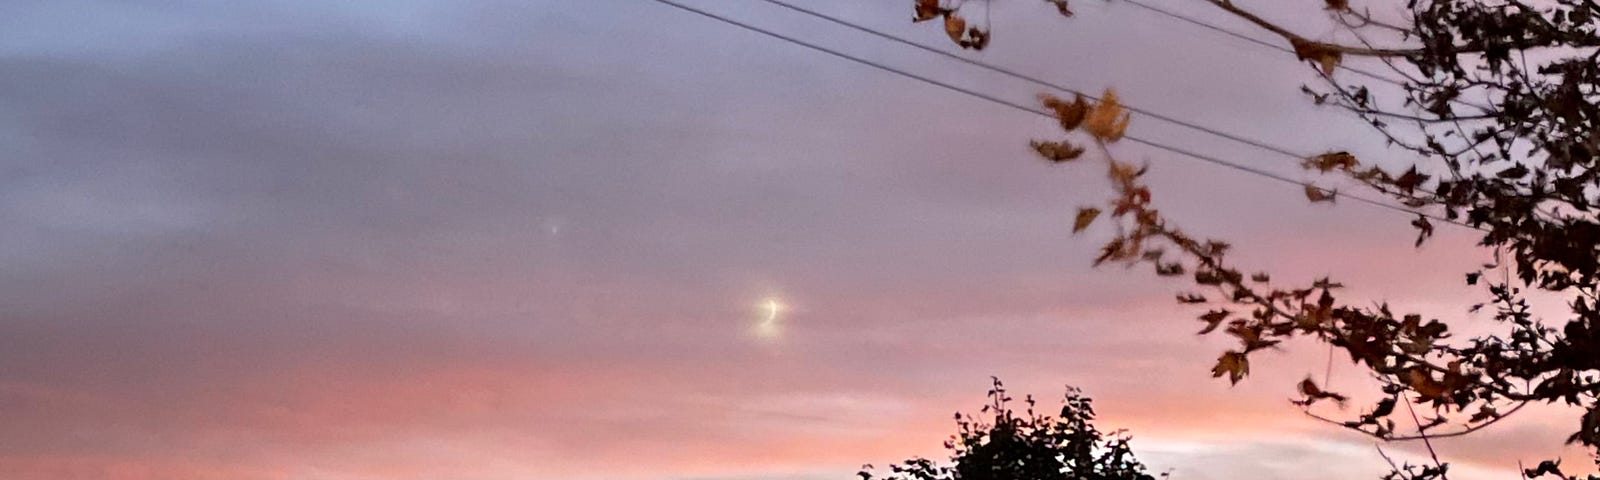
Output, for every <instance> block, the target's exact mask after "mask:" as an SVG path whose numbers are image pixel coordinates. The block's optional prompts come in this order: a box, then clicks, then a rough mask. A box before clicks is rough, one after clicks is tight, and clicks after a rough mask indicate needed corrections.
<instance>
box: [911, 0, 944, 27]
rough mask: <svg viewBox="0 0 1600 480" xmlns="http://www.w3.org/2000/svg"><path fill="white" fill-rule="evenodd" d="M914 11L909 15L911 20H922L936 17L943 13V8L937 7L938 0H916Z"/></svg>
mask: <svg viewBox="0 0 1600 480" xmlns="http://www.w3.org/2000/svg"><path fill="white" fill-rule="evenodd" d="M916 2H917V3H916V7H915V11H914V12H913V16H912V17H911V21H913V22H922V21H927V20H933V19H935V18H938V17H939V15H943V14H944V9H943V8H940V7H939V0H916Z"/></svg>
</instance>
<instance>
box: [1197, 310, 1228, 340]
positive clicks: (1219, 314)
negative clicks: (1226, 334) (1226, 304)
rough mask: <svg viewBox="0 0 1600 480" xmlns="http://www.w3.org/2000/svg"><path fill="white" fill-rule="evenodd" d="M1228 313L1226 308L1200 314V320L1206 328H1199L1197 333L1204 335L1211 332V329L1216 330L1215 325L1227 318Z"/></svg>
mask: <svg viewBox="0 0 1600 480" xmlns="http://www.w3.org/2000/svg"><path fill="white" fill-rule="evenodd" d="M1228 313H1229V312H1228V311H1227V310H1212V311H1210V312H1206V314H1205V315H1201V316H1200V321H1202V322H1206V328H1204V329H1201V330H1200V333H1199V334H1200V335H1205V334H1207V333H1211V331H1212V330H1216V329H1217V326H1218V325H1221V324H1222V321H1223V320H1227V319H1228Z"/></svg>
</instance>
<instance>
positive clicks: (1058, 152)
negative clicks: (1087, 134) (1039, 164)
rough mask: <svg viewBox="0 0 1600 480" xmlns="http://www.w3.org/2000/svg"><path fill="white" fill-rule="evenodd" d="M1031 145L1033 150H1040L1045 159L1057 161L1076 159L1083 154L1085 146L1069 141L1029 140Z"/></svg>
mask: <svg viewBox="0 0 1600 480" xmlns="http://www.w3.org/2000/svg"><path fill="white" fill-rule="evenodd" d="M1029 145H1031V146H1032V147H1033V151H1035V152H1039V155H1040V156H1043V157H1044V158H1045V160H1049V161H1052V162H1056V163H1062V162H1067V161H1071V160H1075V159H1077V158H1078V157H1080V156H1082V155H1083V148H1080V147H1077V146H1074V145H1072V144H1070V143H1067V142H1040V141H1033V142H1029Z"/></svg>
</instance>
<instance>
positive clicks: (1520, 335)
mask: <svg viewBox="0 0 1600 480" xmlns="http://www.w3.org/2000/svg"><path fill="white" fill-rule="evenodd" d="M1194 1H1197V2H1205V3H1207V4H1210V5H1212V6H1215V7H1217V8H1219V9H1221V10H1223V11H1225V12H1227V13H1230V14H1232V15H1234V16H1236V17H1238V18H1240V19H1242V20H1245V21H1246V22H1249V23H1250V24H1253V25H1255V26H1256V27H1259V28H1261V29H1263V30H1265V31H1267V32H1270V33H1273V34H1275V35H1278V36H1279V37H1281V38H1282V39H1283V40H1284V41H1285V42H1286V43H1287V44H1288V45H1287V46H1288V47H1291V48H1292V50H1293V52H1294V54H1295V56H1296V57H1297V58H1298V59H1300V60H1305V61H1308V62H1309V63H1310V64H1311V66H1312V67H1313V68H1312V72H1313V75H1315V77H1316V78H1317V79H1318V81H1319V82H1322V83H1321V85H1320V86H1317V87H1312V86H1306V87H1302V88H1303V90H1304V91H1305V92H1306V93H1307V94H1308V95H1310V96H1311V99H1312V100H1313V101H1314V102H1315V103H1317V104H1319V105H1331V106H1337V107H1341V108H1343V109H1346V110H1349V111H1351V112H1354V113H1355V114H1357V115H1359V116H1361V118H1363V119H1364V120H1366V121H1367V123H1369V124H1370V125H1371V126H1372V127H1373V131H1374V132H1375V134H1378V135H1382V137H1383V138H1385V139H1387V141H1388V142H1389V143H1390V144H1391V145H1393V146H1394V147H1395V148H1394V149H1392V150H1391V151H1392V152H1394V155H1395V157H1396V158H1393V159H1387V160H1388V161H1386V162H1384V163H1385V164H1391V165H1392V164H1395V163H1402V164H1409V166H1408V167H1406V168H1404V169H1403V170H1400V169H1384V168H1380V167H1378V166H1375V165H1372V164H1370V163H1368V162H1364V161H1362V160H1360V159H1357V158H1355V157H1354V156H1352V155H1350V154H1348V153H1344V152H1332V153H1327V154H1323V155H1316V156H1313V157H1311V158H1308V159H1306V160H1305V163H1304V166H1305V167H1306V168H1307V169H1308V170H1311V171H1314V172H1320V173H1327V174H1337V175H1343V176H1346V177H1349V178H1353V179H1355V180H1357V181H1360V182H1361V183H1363V184H1365V185H1367V186H1368V187H1370V188H1372V189H1375V190H1377V191H1379V192H1382V193H1383V194H1385V195H1388V196H1389V197H1391V198H1392V199H1393V200H1394V201H1396V202H1398V203H1400V204H1403V205H1405V206H1407V207H1410V208H1413V209H1415V210H1416V211H1417V212H1418V215H1417V216H1416V217H1415V218H1414V219H1412V220H1411V221H1410V225H1411V226H1412V227H1413V228H1415V229H1416V230H1417V233H1418V236H1417V240H1416V244H1417V246H1421V245H1423V243H1424V242H1425V241H1426V240H1427V239H1428V238H1429V237H1431V236H1432V235H1433V234H1434V233H1435V231H1436V228H1437V226H1436V224H1435V222H1441V223H1442V222H1449V223H1455V224H1459V225H1461V226H1465V227H1468V228H1473V229H1477V230H1479V231H1481V238H1480V242H1479V243H1480V245H1481V246H1483V247H1484V248H1485V249H1486V250H1488V251H1490V252H1493V254H1494V258H1495V259H1496V260H1495V261H1494V262H1492V263H1488V264H1485V265H1483V266H1482V268H1481V269H1477V270H1474V271H1470V272H1465V274H1466V275H1465V281H1466V283H1467V284H1469V285H1476V286H1479V287H1480V288H1483V291H1484V295H1485V299H1484V301H1483V303H1479V304H1476V305H1471V306H1463V308H1462V310H1463V311H1461V312H1448V313H1447V314H1446V315H1445V318H1444V319H1440V318H1436V317H1431V316H1426V315H1424V314H1422V313H1410V312H1403V311H1397V310H1396V309H1394V308H1391V307H1390V306H1389V305H1387V304H1377V305H1368V304H1367V303H1366V302H1364V301H1363V302H1353V303H1347V302H1345V301H1342V300H1341V299H1340V293H1341V288H1342V285H1341V284H1340V283H1338V282H1336V281H1333V280H1331V279H1319V280H1316V281H1313V282H1308V283H1306V284H1303V285H1287V286H1286V285H1280V284H1274V283H1272V282H1271V281H1270V278H1271V277H1270V276H1269V275H1267V274H1265V273H1258V274H1252V275H1249V276H1247V275H1246V274H1245V273H1244V271H1243V270H1241V269H1240V268H1239V267H1236V266H1234V265H1232V264H1231V263H1229V262H1228V261H1227V258H1226V254H1227V253H1228V251H1229V250H1230V245H1229V244H1228V243H1226V242H1222V241H1217V240H1210V239H1201V238H1196V237H1193V236H1190V235H1188V234H1187V233H1185V232H1184V231H1183V230H1181V229H1179V228H1178V227H1176V226H1175V225H1174V224H1172V223H1171V222H1169V221H1168V219H1166V218H1165V217H1163V216H1162V215H1161V213H1160V212H1159V211H1158V210H1157V209H1156V208H1155V207H1154V206H1153V204H1152V203H1151V193H1150V191H1149V190H1148V189H1147V188H1145V187H1144V186H1143V185H1141V183H1140V177H1141V175H1142V174H1143V173H1144V172H1143V169H1142V168H1136V167H1134V166H1132V165H1128V164H1125V163H1121V162H1118V161H1117V160H1115V159H1114V158H1112V153H1111V152H1110V151H1109V150H1107V149H1106V148H1105V147H1106V145H1107V144H1109V143H1113V142H1115V141H1116V139H1117V138H1119V137H1120V128H1121V127H1125V125H1122V126H1121V127H1118V128H1117V135H1107V134H1106V131H1105V130H1104V129H1103V127H1104V124H1103V122H1102V125H1101V126H1102V129H1096V128H1094V127H1093V126H1092V125H1089V124H1088V123H1091V122H1086V125H1084V126H1082V127H1079V126H1078V125H1077V124H1076V123H1075V121H1076V120H1078V119H1079V117H1080V116H1081V115H1082V114H1081V113H1079V112H1072V111H1069V110H1068V109H1064V108H1061V107H1060V106H1061V105H1070V104H1068V103H1067V102H1063V101H1060V100H1056V99H1047V100H1046V102H1045V106H1046V107H1048V108H1051V109H1054V110H1055V111H1056V113H1057V115H1058V116H1060V117H1061V118H1062V126H1063V127H1064V128H1065V130H1067V131H1069V132H1074V131H1076V132H1082V133H1086V134H1088V135H1089V137H1091V139H1092V142H1093V144H1094V145H1096V146H1098V147H1099V150H1100V151H1101V152H1102V153H1104V155H1105V157H1106V158H1107V159H1108V162H1109V163H1108V164H1109V169H1108V171H1109V173H1110V178H1111V180H1112V183H1113V185H1114V186H1116V188H1117V192H1118V195H1117V197H1116V198H1115V199H1113V200H1112V201H1111V202H1110V203H1109V205H1107V206H1096V207H1090V208H1085V209H1083V210H1081V211H1080V214H1079V216H1078V217H1077V218H1076V219H1075V223H1074V230H1075V231H1076V230H1084V229H1085V228H1087V227H1088V226H1089V224H1090V223H1092V222H1094V221H1095V220H1096V219H1097V218H1100V217H1101V215H1099V213H1100V212H1101V211H1102V210H1105V211H1107V212H1109V215H1107V216H1105V217H1109V218H1110V219H1111V220H1112V223H1113V224H1114V225H1115V228H1116V234H1115V236H1114V237H1113V239H1112V240H1111V241H1110V242H1108V243H1107V244H1106V245H1105V247H1104V248H1103V249H1102V254H1101V255H1100V257H1099V258H1098V259H1097V260H1096V262H1097V263H1101V262H1119V263H1126V264H1130V265H1131V264H1148V265H1149V266H1150V267H1151V268H1152V269H1153V270H1154V272H1155V273H1156V274H1158V275H1161V276H1171V277H1180V276H1181V277H1189V278H1191V279H1192V281H1193V283H1194V285H1195V286H1196V287H1197V288H1198V291H1195V292H1192V293H1184V294H1181V295H1179V301H1181V302H1183V303H1186V304H1196V305H1210V307H1209V308H1208V310H1207V311H1206V312H1205V313H1204V314H1202V315H1200V320H1201V321H1202V322H1203V323H1204V328H1203V329H1202V330H1201V333H1202V334H1206V333H1213V332H1216V333H1220V334H1224V335H1228V336H1231V337H1233V338H1234V339H1235V340H1237V342H1238V345H1237V347H1235V348H1232V349H1229V350H1228V351H1226V352H1223V353H1222V354H1221V355H1220V356H1219V357H1218V358H1217V360H1216V362H1215V363H1214V364H1213V365H1212V367H1211V373H1212V375H1213V376H1217V377H1223V376H1226V377H1228V379H1229V381H1230V382H1238V381H1240V380H1242V379H1244V378H1245V377H1247V376H1248V375H1249V372H1250V360H1251V358H1252V356H1253V355H1254V354H1256V353H1258V352H1261V351H1263V350H1266V349H1271V348H1274V347H1276V346H1278V345H1281V344H1282V343H1283V342H1284V341H1286V340H1289V339H1292V338H1309V339H1315V340H1318V341H1321V342H1323V343H1325V344H1327V345H1330V346H1332V347H1333V348H1336V349H1338V350H1341V351H1342V352H1344V353H1345V354H1347V355H1348V357H1349V358H1350V359H1351V361H1353V362H1355V363H1356V364H1357V365H1360V366H1362V367H1364V368H1365V369H1367V370H1368V371H1369V372H1370V373H1371V374H1372V375H1373V376H1374V377H1375V378H1377V379H1378V380H1379V381H1380V383H1381V387H1380V388H1381V391H1380V393H1381V395H1380V398H1381V400H1379V401H1378V402H1376V403H1375V404H1372V405H1369V406H1367V407H1366V408H1362V409H1361V410H1359V411H1360V413H1359V414H1357V415H1354V416H1352V417H1350V418H1342V419H1334V418H1325V417H1322V416H1319V415H1316V414H1315V413H1314V411H1313V410H1312V407H1313V405H1315V404H1317V403H1318V402H1321V401H1325V400H1333V401H1336V402H1342V401H1343V400H1344V399H1345V398H1346V397H1345V396H1344V395H1342V394H1338V393H1334V392H1328V391H1324V390H1323V388H1321V387H1319V386H1318V385H1317V384H1316V383H1315V382H1312V381H1311V380H1309V379H1308V380H1307V381H1305V382H1302V383H1301V384H1300V392H1301V394H1302V398H1301V399H1300V400H1298V401H1297V403H1298V404H1300V405H1302V406H1303V407H1305V408H1306V413H1307V414H1309V415H1313V416H1316V417H1317V418H1322V419H1324V420H1327V421H1329V422H1330V423H1334V424H1337V425H1340V426H1343V427H1345V428H1349V429H1352V430H1356V431H1360V432H1362V433H1365V434H1367V435H1370V436H1372V437H1375V438H1378V439H1381V440H1389V441H1400V440H1420V441H1423V442H1430V440H1431V439H1436V438H1440V437H1447V436H1457V435H1465V434H1470V433H1474V432H1479V431H1480V430H1482V429H1483V428H1485V427H1488V426H1490V425H1492V424H1494V423H1496V422H1498V421H1500V420H1501V419H1502V418H1504V417H1506V416H1507V415H1510V414H1511V413H1514V412H1516V411H1517V410H1518V409H1520V408H1522V407H1523V406H1524V405H1526V404H1529V403H1554V404H1563V405H1568V406H1571V407H1573V409H1574V410H1575V411H1576V415H1574V417H1575V418H1574V421H1573V424H1572V425H1573V428H1572V433H1571V434H1570V436H1568V437H1567V438H1566V440H1567V441H1568V442H1570V443H1576V444H1581V445H1584V446H1587V447H1589V448H1590V449H1591V451H1595V452H1596V453H1600V398H1597V395H1600V216H1597V211H1596V208H1597V207H1600V48H1596V47H1600V34H1597V29H1600V3H1597V2H1596V0H1546V1H1540V2H1536V3H1529V2H1523V1H1520V0H1495V1H1462V0H1410V1H1409V2H1408V3H1407V4H1406V5H1405V6H1406V9H1407V10H1408V14H1407V15H1405V16H1404V18H1399V19H1394V20H1389V19H1381V18H1376V17H1375V16H1373V15H1372V14H1371V13H1370V11H1369V10H1367V9H1365V8H1362V7H1361V6H1358V5H1352V4H1351V3H1350V2H1348V1H1346V0H1326V1H1325V2H1324V3H1325V4H1324V5H1323V7H1324V8H1322V9H1320V10H1319V11H1317V12H1315V13H1316V14H1317V15H1328V16H1329V17H1330V18H1332V19H1333V20H1335V21H1337V22H1338V23H1339V24H1341V25H1343V26H1344V27H1346V28H1347V29H1348V31H1349V32H1350V33H1352V34H1353V35H1352V36H1353V38H1355V39H1357V40H1358V41H1359V42H1358V43H1359V44H1339V43H1330V42H1323V41H1317V40H1313V39H1311V38H1309V37H1306V36H1303V35H1300V34H1297V33H1295V32H1293V31H1291V30H1289V29H1288V28H1285V27H1283V26H1280V25H1279V24H1278V23H1276V22H1274V21H1271V20H1269V19H1266V18H1264V17H1261V16H1260V15H1257V14H1256V13H1255V12H1252V11H1249V10H1248V9H1246V8H1244V7H1242V6H1240V5H1239V4H1236V3H1234V2H1232V1H1230V0H1194ZM917 3H918V4H919V5H933V6H938V7H940V8H943V9H945V10H947V12H946V13H944V15H946V16H952V15H959V10H960V3H962V2H959V1H957V2H938V1H918V2H917ZM1050 3H1052V4H1056V5H1057V6H1059V7H1061V8H1062V9H1063V11H1064V12H1065V11H1066V7H1065V2H1056V1H1051V2H1050ZM985 38H987V34H986V37H985ZM970 47H972V48H979V47H981V45H980V46H970ZM1350 57H1368V58H1374V59H1378V60H1380V61H1382V62H1383V64H1384V65H1386V66H1387V67H1388V70H1389V71H1388V72H1386V73H1388V74H1389V75H1391V76H1392V77H1393V78H1390V79H1389V80H1392V81H1393V83H1394V84H1395V85H1398V87H1399V88H1398V89H1393V88H1384V89H1380V90H1387V91H1395V92H1400V93H1394V94H1387V95H1385V94H1378V93H1374V89H1373V88H1369V86H1368V85H1362V84H1358V83H1353V82H1349V81H1348V79H1344V78H1342V77H1341V74H1340V68H1341V64H1342V63H1343V62H1344V61H1345V60H1346V59H1348V58H1350ZM1078 103H1081V100H1080V102H1078ZM1105 103H1109V104H1110V105H1109V106H1107V105H1105ZM1078 110H1082V108H1081V107H1080V108H1078ZM1102 111H1104V112H1102ZM1089 112H1090V113H1089V114H1088V115H1089V117H1091V118H1093V117H1095V115H1096V114H1097V113H1104V114H1105V115H1111V116H1116V115H1118V114H1120V113H1121V110H1120V108H1117V105H1116V101H1115V99H1114V98H1113V99H1110V101H1109V102H1102V104H1101V105H1095V106H1092V107H1089ZM1069 120H1071V121H1073V122H1071V123H1069ZM1078 145H1079V143H1075V142H1073V141H1071V140H1058V141H1050V142H1035V143H1034V146H1035V148H1036V150H1038V151H1039V153H1040V154H1041V155H1043V156H1044V157H1045V158H1047V159H1048V160H1051V161H1052V162H1054V163H1058V164H1065V163H1071V162H1073V161H1075V160H1077V159H1078V158H1079V157H1080V156H1081V155H1082V153H1083V150H1084V148H1083V147H1080V146H1078ZM1306 196H1307V198H1308V199H1309V200H1311V201H1313V202H1331V201H1333V200H1334V199H1336V198H1337V197H1338V193H1336V192H1333V191H1332V190H1328V189H1324V188H1321V187H1317V186H1314V185H1309V184H1308V185H1307V186H1306ZM1103 207H1109V208H1103ZM1532 292H1543V293H1544V294H1553V295H1558V296H1561V297H1564V298H1566V299H1567V304H1568V307H1569V311H1568V312H1567V313H1565V314H1564V315H1562V316H1561V317H1560V318H1554V319H1546V318H1537V317H1536V316H1535V315H1534V314H1533V312H1532V311H1531V309H1530V307H1529V303H1528V299H1527V297H1528V295H1529V294H1530V293H1532ZM1486 307H1487V308H1489V309H1490V310H1489V311H1490V312H1491V313H1492V314H1493V318H1494V320H1495V321H1496V322H1498V324H1499V326H1500V328H1499V330H1498V331H1496V332H1493V333H1490V334H1486V335H1480V336H1476V337H1470V338H1462V337H1457V336H1454V335H1452V332H1451V328H1450V327H1451V326H1452V325H1456V324H1459V322H1460V321H1461V320H1462V319H1463V318H1462V316H1463V315H1464V314H1465V313H1466V312H1476V311H1479V310H1480V309H1483V308H1486ZM1397 407H1399V408H1397ZM1395 417H1398V418H1400V419H1402V420H1403V421H1402V422H1400V423H1397V422H1396V420H1395ZM1407 423H1409V425H1407ZM1430 447H1431V445H1430ZM1430 450H1431V448H1430ZM1445 467H1446V465H1445V464H1443V463H1442V462H1437V461H1436V462H1435V464H1434V465H1431V466H1424V467H1410V466H1396V468H1395V472H1394V473H1393V474H1392V476H1391V478H1406V479H1428V478H1444V477H1446V470H1447V469H1446V468H1445ZM1524 473H1525V474H1526V475H1527V476H1529V477H1541V476H1550V477H1560V478H1575V477H1572V476H1570V475H1567V474H1565V473H1563V472H1562V471H1561V468H1560V463H1559V462H1557V461H1550V462H1543V463H1540V464H1538V467H1536V468H1530V469H1526V471H1525V472H1524ZM1589 478H1591V479H1594V478H1600V477H1593V476H1591V477H1589Z"/></svg>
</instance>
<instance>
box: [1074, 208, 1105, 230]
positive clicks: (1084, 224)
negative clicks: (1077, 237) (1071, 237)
mask: <svg viewBox="0 0 1600 480" xmlns="http://www.w3.org/2000/svg"><path fill="white" fill-rule="evenodd" d="M1099 217H1100V209H1098V208H1094V207H1084V208H1080V209H1078V216H1077V217H1076V218H1074V219H1073V220H1072V233H1078V232H1081V231H1083V229H1085V228H1089V224H1091V223H1094V219H1096V218H1099Z"/></svg>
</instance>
